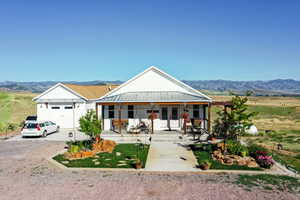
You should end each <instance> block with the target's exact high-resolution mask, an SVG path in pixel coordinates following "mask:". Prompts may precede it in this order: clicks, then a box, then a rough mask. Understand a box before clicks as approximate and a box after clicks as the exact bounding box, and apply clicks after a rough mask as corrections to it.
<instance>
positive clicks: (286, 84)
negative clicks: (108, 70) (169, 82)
mask: <svg viewBox="0 0 300 200" xmlns="http://www.w3.org/2000/svg"><path fill="white" fill-rule="evenodd" d="M62 82H63V83H72V84H80V85H102V84H121V83H122V81H101V80H96V81H84V82H79V81H62ZM183 82H184V83H186V84H188V85H190V86H192V87H193V88H195V89H198V90H201V91H203V92H204V93H208V94H228V93H229V92H230V91H231V92H235V93H239V94H243V93H245V92H246V91H252V92H253V93H254V95H262V96H300V81H298V80H293V79H275V80H270V81H230V80H183ZM56 83H58V82H57V81H41V82H17V81H4V82H0V90H5V91H28V92H33V93H41V92H43V91H45V90H46V89H48V88H50V87H51V86H53V85H55V84H56Z"/></svg>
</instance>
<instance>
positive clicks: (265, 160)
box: [255, 155, 274, 169]
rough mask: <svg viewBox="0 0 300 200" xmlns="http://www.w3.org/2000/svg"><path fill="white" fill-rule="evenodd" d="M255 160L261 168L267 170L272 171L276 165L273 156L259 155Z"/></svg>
mask: <svg viewBox="0 0 300 200" xmlns="http://www.w3.org/2000/svg"><path fill="white" fill-rule="evenodd" d="M255 160H256V162H257V164H258V165H259V166H260V167H263V168H267V169H270V168H271V167H272V166H273V164H274V161H273V159H272V156H264V155H259V156H258V157H257V158H256V159H255Z"/></svg>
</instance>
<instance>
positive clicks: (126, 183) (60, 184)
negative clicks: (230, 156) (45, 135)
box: [0, 141, 299, 200]
mask: <svg viewBox="0 0 300 200" xmlns="http://www.w3.org/2000/svg"><path fill="white" fill-rule="evenodd" d="M64 146H65V145H64V143H63V142H54V141H18V142H17V141H0V199H1V200H6V199H14V200H18V199H22V200H23V199H39V200H40V199H42V200H43V199H51V200H54V199H68V200H69V199H103V200H104V199H110V200H114V199H118V200H125V199H131V200H134V199H141V200H142V199H155V200H157V199H158V200H159V199H161V200H164V199H170V200H174V199H180V200H192V199H212V200H218V199H231V200H234V199H243V200H248V199H249V200H254V199H288V200H296V199H297V200H298V199H299V196H297V194H293V193H288V192H286V191H268V190H262V189H253V190H252V191H249V190H247V189H245V188H243V187H240V186H238V185H236V184H235V183H234V181H235V178H236V175H228V174H222V175H214V174H204V175H203V174H193V173H176V174H174V173H141V172H134V173H129V172H101V171H86V170H84V171H72V170H63V169H60V168H57V167H56V166H54V165H52V164H51V163H49V161H48V160H47V159H46V158H48V157H49V156H51V155H52V154H54V153H55V152H57V151H60V150H62V149H63V148H64Z"/></svg>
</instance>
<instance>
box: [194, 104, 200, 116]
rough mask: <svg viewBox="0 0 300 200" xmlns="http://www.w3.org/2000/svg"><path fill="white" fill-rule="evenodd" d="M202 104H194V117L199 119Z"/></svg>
mask: <svg viewBox="0 0 300 200" xmlns="http://www.w3.org/2000/svg"><path fill="white" fill-rule="evenodd" d="M199 109H200V106H199V105H193V117H194V118H197V119H199V118H200V111H199Z"/></svg>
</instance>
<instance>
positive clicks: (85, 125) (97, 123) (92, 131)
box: [79, 110, 102, 140]
mask: <svg viewBox="0 0 300 200" xmlns="http://www.w3.org/2000/svg"><path fill="white" fill-rule="evenodd" d="M79 124H80V131H81V132H84V133H85V134H86V135H88V136H90V138H91V139H92V140H96V138H97V137H99V136H100V134H101V132H102V129H101V120H98V119H97V116H96V112H95V111H94V110H89V111H88V112H87V113H86V115H84V116H82V117H81V118H80V119H79Z"/></svg>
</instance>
